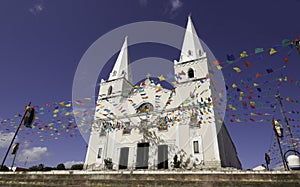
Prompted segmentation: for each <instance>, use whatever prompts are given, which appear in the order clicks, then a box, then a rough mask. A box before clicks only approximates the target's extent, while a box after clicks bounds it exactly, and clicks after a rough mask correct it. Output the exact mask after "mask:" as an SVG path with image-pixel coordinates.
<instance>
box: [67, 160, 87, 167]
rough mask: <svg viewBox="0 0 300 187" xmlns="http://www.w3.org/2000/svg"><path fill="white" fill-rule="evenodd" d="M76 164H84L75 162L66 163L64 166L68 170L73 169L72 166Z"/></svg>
mask: <svg viewBox="0 0 300 187" xmlns="http://www.w3.org/2000/svg"><path fill="white" fill-rule="evenodd" d="M74 164H83V162H82V161H74V160H72V161H67V162H64V165H65V167H66V168H71V167H72V165H74Z"/></svg>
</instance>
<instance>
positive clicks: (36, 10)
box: [29, 1, 45, 15]
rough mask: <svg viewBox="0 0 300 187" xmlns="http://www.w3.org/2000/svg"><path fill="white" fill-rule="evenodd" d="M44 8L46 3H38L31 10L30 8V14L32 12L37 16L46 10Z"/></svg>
mask: <svg viewBox="0 0 300 187" xmlns="http://www.w3.org/2000/svg"><path fill="white" fill-rule="evenodd" d="M44 8H45V6H44V2H43V1H37V2H36V3H35V4H34V5H33V6H32V7H31V8H29V12H31V13H32V14H33V15H37V14H39V13H41V12H42V11H43V10H44Z"/></svg>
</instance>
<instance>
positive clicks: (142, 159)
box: [136, 143, 149, 169]
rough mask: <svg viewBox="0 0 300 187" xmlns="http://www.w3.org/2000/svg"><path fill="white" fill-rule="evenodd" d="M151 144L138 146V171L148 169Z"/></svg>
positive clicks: (139, 144)
mask: <svg viewBox="0 0 300 187" xmlns="http://www.w3.org/2000/svg"><path fill="white" fill-rule="evenodd" d="M148 160H149V143H138V144H137V157H136V169H148Z"/></svg>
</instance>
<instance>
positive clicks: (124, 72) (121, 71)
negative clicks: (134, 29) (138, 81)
mask: <svg viewBox="0 0 300 187" xmlns="http://www.w3.org/2000/svg"><path fill="white" fill-rule="evenodd" d="M127 38H128V37H127V36H126V37H125V41H124V43H123V46H122V48H121V50H120V53H119V56H118V58H117V60H116V62H115V65H114V68H113V70H112V71H111V73H110V75H109V78H108V80H114V79H118V78H122V77H124V78H125V79H127V80H128V81H129V82H130V83H132V77H131V71H130V68H129V55H128V41H127Z"/></svg>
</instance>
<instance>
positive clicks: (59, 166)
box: [56, 163, 66, 170]
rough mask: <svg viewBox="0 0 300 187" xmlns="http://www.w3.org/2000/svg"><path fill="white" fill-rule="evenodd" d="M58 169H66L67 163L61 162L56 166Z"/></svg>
mask: <svg viewBox="0 0 300 187" xmlns="http://www.w3.org/2000/svg"><path fill="white" fill-rule="evenodd" d="M56 169H57V170H65V169H66V167H65V165H64V164H63V163H60V164H58V165H57V166H56Z"/></svg>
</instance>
